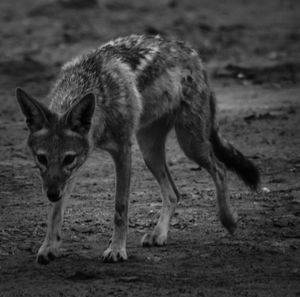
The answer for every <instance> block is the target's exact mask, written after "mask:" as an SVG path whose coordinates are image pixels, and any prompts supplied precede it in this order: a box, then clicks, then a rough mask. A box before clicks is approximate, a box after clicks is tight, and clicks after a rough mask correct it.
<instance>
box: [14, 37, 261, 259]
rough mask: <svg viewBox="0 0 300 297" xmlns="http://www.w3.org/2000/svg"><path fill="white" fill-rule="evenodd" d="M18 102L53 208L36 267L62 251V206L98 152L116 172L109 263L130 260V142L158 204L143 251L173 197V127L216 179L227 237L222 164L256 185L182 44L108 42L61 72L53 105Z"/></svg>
mask: <svg viewBox="0 0 300 297" xmlns="http://www.w3.org/2000/svg"><path fill="white" fill-rule="evenodd" d="M17 99H18V102H19V104H20V107H21V110H22V112H23V113H24V115H25V117H26V121H27V125H28V127H29V130H30V133H29V138H28V145H29V147H30V149H31V151H32V153H33V156H34V159H35V162H36V163H37V166H38V167H39V169H40V171H41V176H42V180H43V188H44V190H45V192H46V194H47V196H48V199H49V200H50V201H51V202H52V203H53V207H52V210H51V212H50V214H49V222H48V229H47V234H46V238H45V240H44V243H43V245H42V246H41V248H40V249H39V252H38V256H37V261H38V262H39V263H41V264H47V263H49V262H50V261H51V260H53V258H54V257H55V255H56V254H57V252H58V247H59V243H60V241H61V224H62V219H63V212H64V206H65V201H66V200H67V198H68V196H69V195H70V193H71V190H72V185H73V183H74V179H75V177H76V172H77V170H78V169H79V168H80V166H81V165H82V164H83V163H84V162H85V160H86V159H87V157H88V154H89V153H90V152H91V151H92V149H93V148H94V147H97V148H102V149H104V150H107V151H108V152H109V153H110V154H111V156H112V159H113V161H114V163H115V168H116V196H115V215H114V231H113V235H112V239H111V242H110V244H109V247H108V248H107V250H106V251H105V252H104V255H103V257H104V260H105V261H110V262H116V261H122V260H126V259H127V252H126V236H127V235H126V234H127V227H128V214H127V213H128V197H129V188H130V174H131V144H132V139H133V137H134V136H136V138H137V141H138V143H139V146H140V149H141V151H142V154H143V157H144V160H145V163H146V164H147V166H148V168H149V169H150V171H151V172H152V173H153V175H154V177H155V178H156V180H157V181H158V184H159V186H160V189H161V193H162V200H163V205H162V210H161V214H160V218H159V221H158V223H157V225H156V227H155V228H154V230H153V231H152V232H151V233H149V234H146V235H145V236H144V237H143V239H142V245H143V246H153V245H163V244H165V243H166V241H167V234H168V229H169V223H170V220H171V217H172V215H173V213H174V211H175V208H176V204H177V201H178V200H179V192H178V190H177V188H176V186H175V184H174V182H173V180H172V177H171V175H170V172H169V170H168V167H167V164H166V158H165V142H166V137H167V135H168V133H169V131H170V130H171V129H172V128H173V127H175V131H176V135H177V138H178V142H179V144H180V146H181V148H182V149H183V151H184V152H185V154H186V155H187V156H188V157H189V158H190V159H192V160H194V161H195V162H196V163H197V164H199V165H200V166H202V167H203V168H205V169H206V170H207V171H208V172H209V174H210V175H211V176H212V178H213V180H214V182H215V185H216V190H217V200H218V205H219V214H220V219H221V222H222V223H223V225H224V226H225V227H226V228H227V229H228V231H229V232H231V233H233V232H234V230H235V228H236V223H237V215H236V213H235V212H234V211H233V210H232V208H231V206H230V202H229V195H228V193H227V183H226V170H225V166H226V167H228V168H229V169H231V170H234V171H235V172H237V173H238V174H239V176H240V177H241V178H242V179H243V180H244V181H245V182H246V183H247V184H248V185H250V186H251V187H253V188H254V187H256V186H257V184H258V182H259V174H258V171H257V169H256V167H255V166H254V165H253V164H252V163H251V162H250V161H249V160H247V159H246V158H245V157H244V156H243V155H242V154H241V153H240V152H238V151H237V150H236V149H234V148H233V146H232V145H230V144H229V143H228V142H225V140H223V139H222V138H221V136H220V135H219V133H218V132H217V131H218V129H217V122H216V117H215V99H214V95H213V92H212V90H211V88H210V86H209V83H208V79H207V75H206V73H205V71H204V68H203V65H202V62H201V59H200V57H199V55H198V54H197V52H196V51H195V50H194V49H192V48H191V47H190V46H188V45H187V44H185V43H183V42H179V41H172V40H165V39H163V38H161V37H159V36H138V35H132V36H129V37H124V38H119V39H116V40H114V41H110V42H108V43H106V44H104V45H102V46H100V47H99V48H97V49H95V50H93V51H90V52H88V53H86V54H84V55H82V56H80V57H76V58H75V59H73V60H72V61H70V62H68V63H66V64H65V65H64V66H63V67H62V69H61V72H60V74H59V76H58V79H57V80H56V82H55V84H54V86H53V87H52V90H51V92H50V94H49V96H48V100H50V101H51V103H50V106H49V108H47V107H45V106H44V105H43V104H41V103H40V102H39V101H37V100H35V99H34V98H32V97H31V96H29V95H28V94H26V93H25V92H24V91H22V90H21V89H17Z"/></svg>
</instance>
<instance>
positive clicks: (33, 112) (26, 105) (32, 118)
mask: <svg viewBox="0 0 300 297" xmlns="http://www.w3.org/2000/svg"><path fill="white" fill-rule="evenodd" d="M16 97H17V100H18V103H19V105H20V107H21V111H22V112H23V114H24V115H25V117H26V124H27V126H28V128H29V130H30V132H32V133H33V132H36V131H39V130H41V129H42V128H44V127H46V126H48V125H49V120H50V117H51V116H52V113H51V111H50V110H49V109H48V108H47V107H45V106H44V105H43V104H42V103H40V102H38V101H37V100H35V99H34V98H32V97H31V96H29V95H28V94H27V93H25V91H23V90H22V89H21V88H17V89H16Z"/></svg>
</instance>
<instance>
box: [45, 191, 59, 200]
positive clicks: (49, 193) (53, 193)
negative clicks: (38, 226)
mask: <svg viewBox="0 0 300 297" xmlns="http://www.w3.org/2000/svg"><path fill="white" fill-rule="evenodd" d="M47 197H48V199H49V200H50V201H51V202H56V201H58V200H59V199H60V193H59V191H58V190H47Z"/></svg>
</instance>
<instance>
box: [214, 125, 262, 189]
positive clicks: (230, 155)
mask: <svg viewBox="0 0 300 297" xmlns="http://www.w3.org/2000/svg"><path fill="white" fill-rule="evenodd" d="M211 140H212V144H213V149H214V152H215V155H216V156H217V158H218V159H219V160H220V161H222V162H223V163H224V164H225V166H226V167H227V168H228V169H229V170H231V171H234V172H236V173H237V175H238V176H239V177H240V178H241V179H242V180H243V181H244V182H245V183H246V185H248V186H249V187H250V188H251V189H254V190H255V189H257V186H258V184H259V182H260V176H259V171H258V169H257V167H256V166H255V165H254V164H253V163H252V162H251V161H250V160H248V159H247V158H246V157H245V156H244V155H243V154H242V153H241V152H239V151H238V150H237V149H236V148H234V147H233V145H232V144H230V143H229V142H227V141H226V140H224V139H223V138H222V137H221V136H220V135H219V133H218V132H217V131H216V130H215V129H213V131H212V135H211Z"/></svg>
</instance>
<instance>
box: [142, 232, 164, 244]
mask: <svg viewBox="0 0 300 297" xmlns="http://www.w3.org/2000/svg"><path fill="white" fill-rule="evenodd" d="M141 243H142V246H144V247H150V246H162V245H165V244H166V243H167V236H166V235H163V234H155V233H151V234H149V233H146V234H145V235H144V236H143V238H142V242H141Z"/></svg>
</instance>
